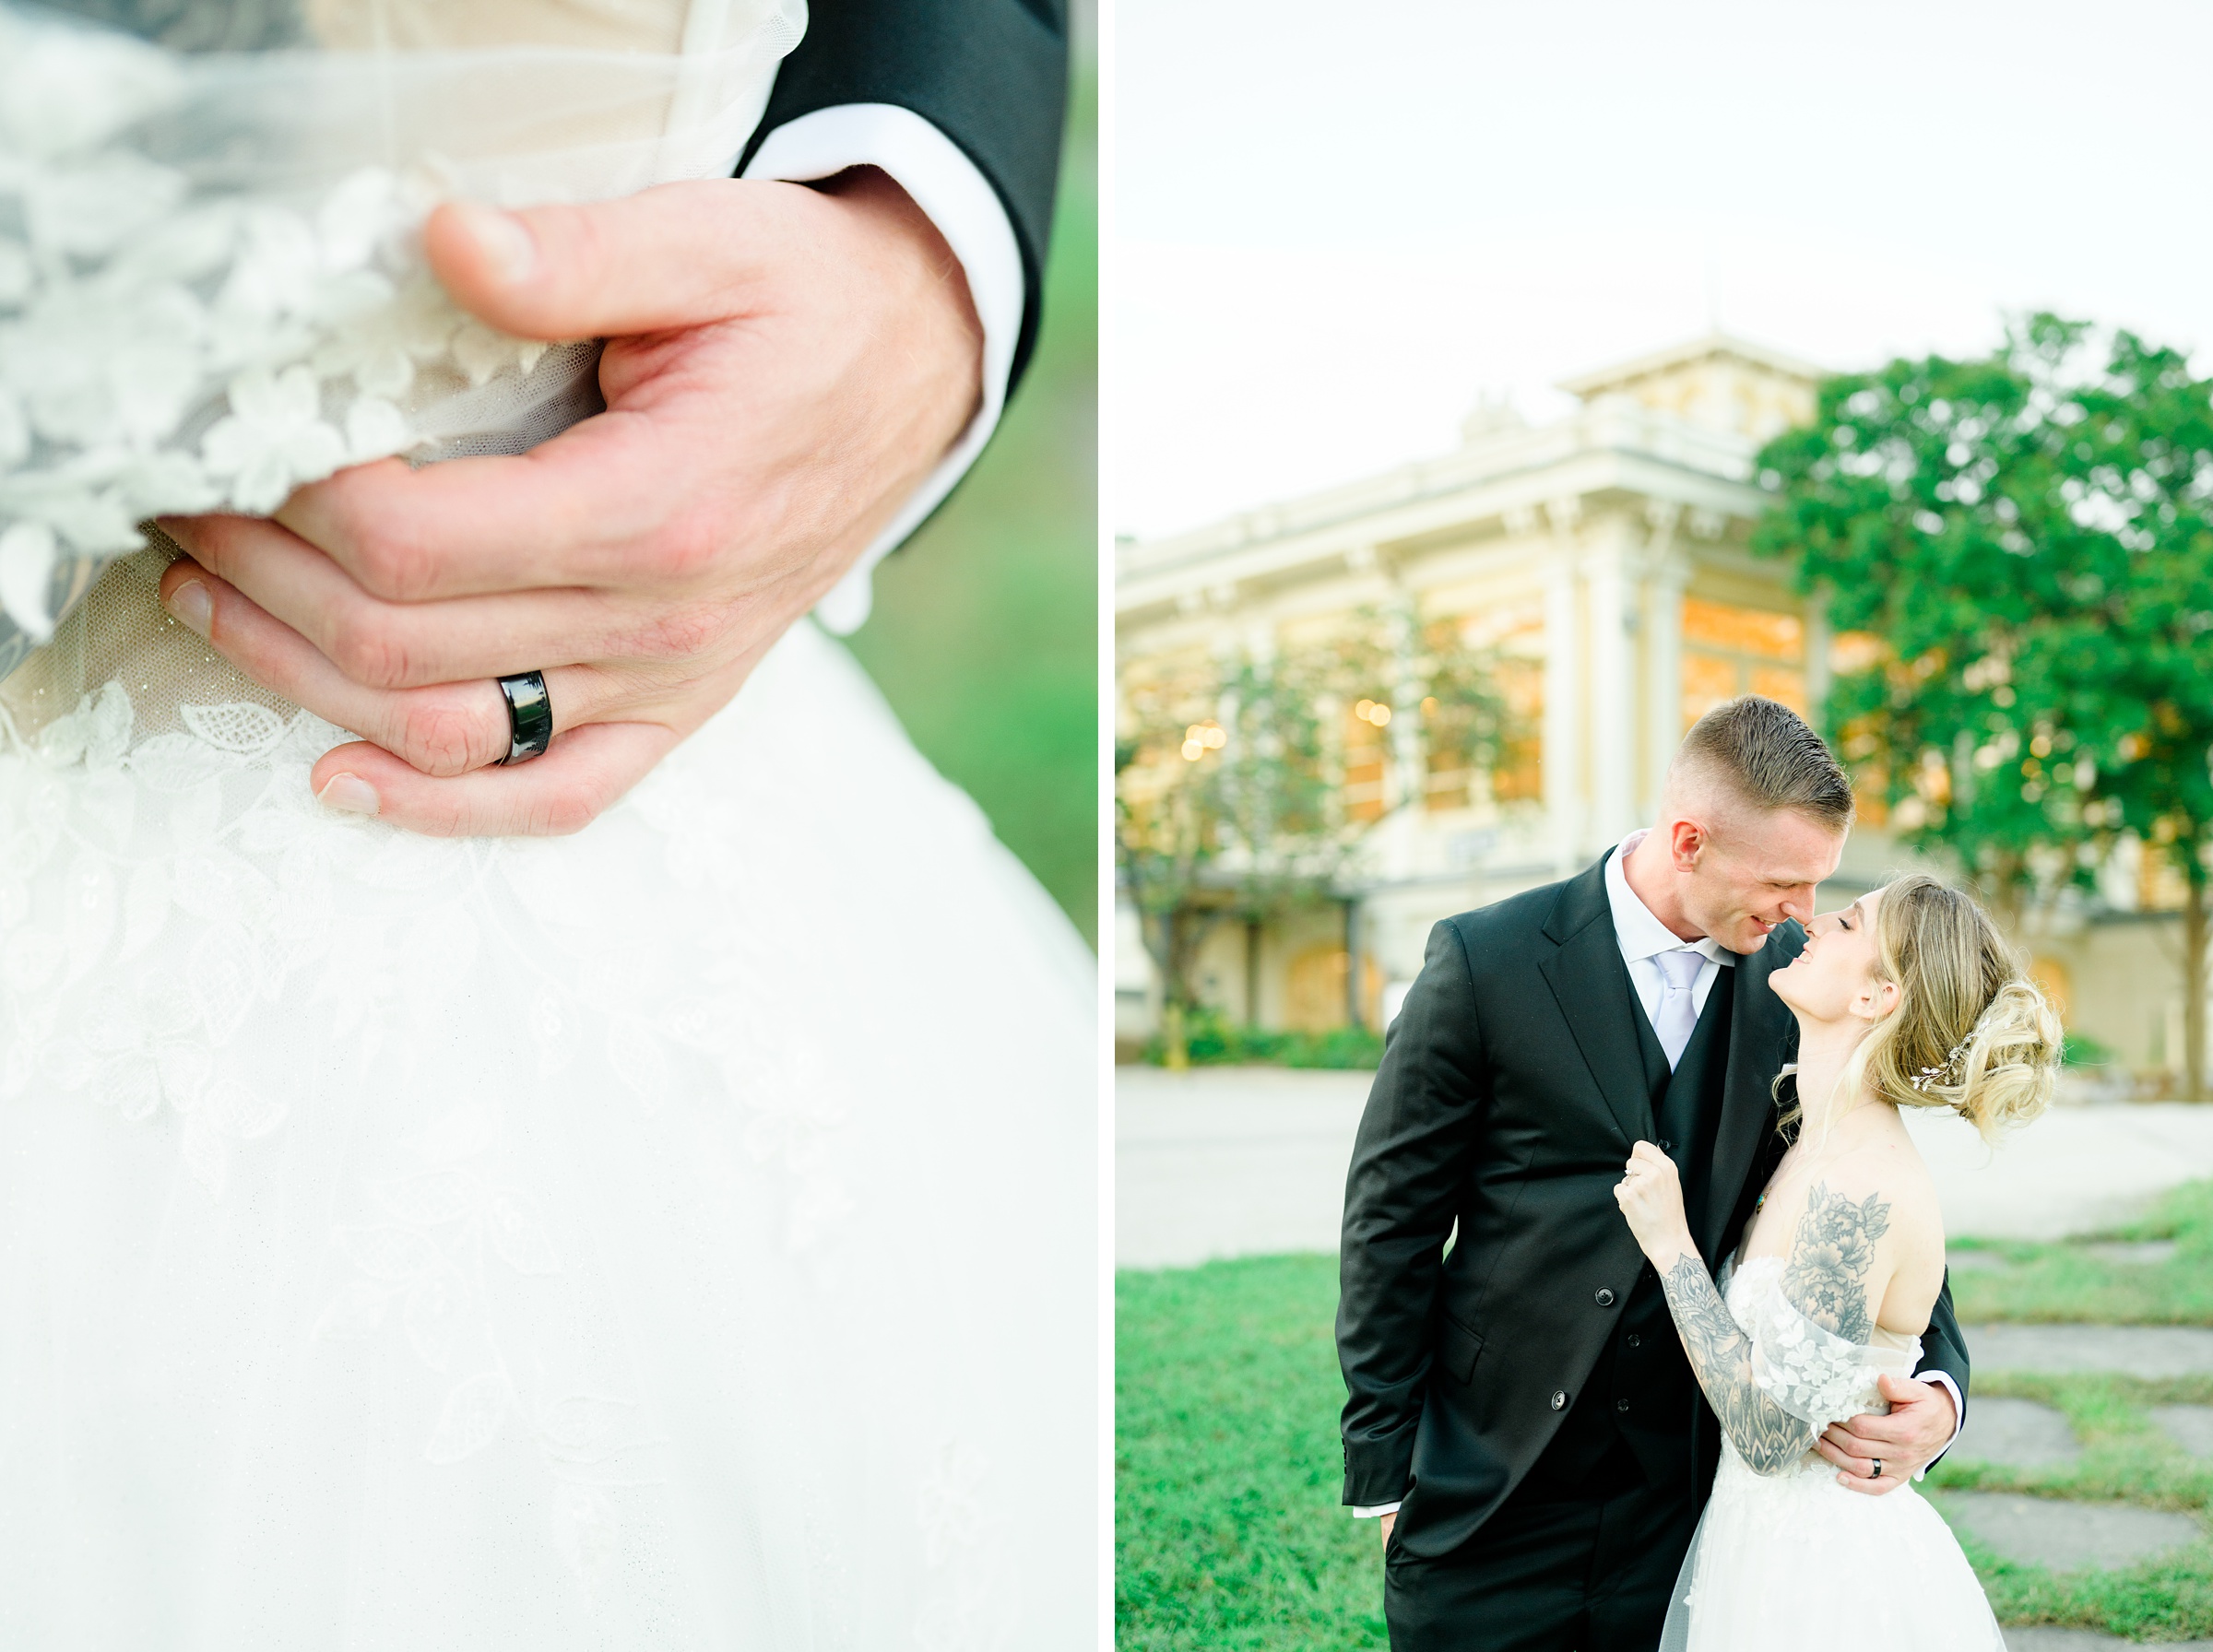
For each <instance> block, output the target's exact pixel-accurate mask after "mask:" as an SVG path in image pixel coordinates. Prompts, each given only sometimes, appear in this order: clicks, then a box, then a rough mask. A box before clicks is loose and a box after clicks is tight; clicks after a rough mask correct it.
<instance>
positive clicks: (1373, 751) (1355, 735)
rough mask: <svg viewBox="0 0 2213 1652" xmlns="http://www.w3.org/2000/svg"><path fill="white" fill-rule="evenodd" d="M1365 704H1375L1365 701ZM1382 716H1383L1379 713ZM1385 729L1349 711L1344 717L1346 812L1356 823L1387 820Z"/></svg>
mask: <svg viewBox="0 0 2213 1652" xmlns="http://www.w3.org/2000/svg"><path fill="white" fill-rule="evenodd" d="M1360 703H1361V704H1362V705H1367V704H1370V703H1371V702H1368V701H1365V700H1364V701H1362V702H1360ZM1379 715H1380V714H1379ZM1389 738H1390V737H1389V736H1388V735H1386V734H1385V733H1384V732H1383V729H1382V727H1381V726H1379V725H1378V724H1376V723H1374V722H1372V721H1370V720H1369V719H1368V718H1367V717H1364V716H1362V715H1361V714H1360V713H1359V712H1358V710H1357V709H1354V708H1347V710H1346V711H1345V714H1344V811H1345V813H1346V814H1348V815H1350V816H1351V817H1352V818H1353V819H1354V820H1381V819H1382V818H1383V759H1384V742H1385V741H1386V740H1387V739H1389Z"/></svg>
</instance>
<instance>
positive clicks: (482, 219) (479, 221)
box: [455, 201, 538, 283]
mask: <svg viewBox="0 0 2213 1652" xmlns="http://www.w3.org/2000/svg"><path fill="white" fill-rule="evenodd" d="M455 210H456V211H457V212H458V213H460V215H461V218H462V221H463V222H464V223H465V224H466V225H467V229H468V232H469V234H471V235H473V236H474V237H476V242H477V245H478V246H479V248H480V249H482V251H483V254H484V256H485V258H486V260H487V261H489V262H490V263H491V266H493V268H494V269H495V270H496V271H497V272H498V274H499V277H500V279H502V280H503V281H507V282H510V283H512V282H515V281H520V280H522V279H523V278H524V277H527V276H528V275H529V273H530V272H531V270H532V269H533V268H535V267H536V266H537V264H538V242H536V241H535V240H534V239H533V238H532V237H531V234H530V231H529V230H527V229H525V228H524V227H523V221H522V219H520V218H516V217H515V215H514V214H513V213H508V212H495V211H494V210H493V209H492V208H491V207H479V206H477V205H475V204H474V203H473V202H467V201H462V202H458V203H456V207H455Z"/></svg>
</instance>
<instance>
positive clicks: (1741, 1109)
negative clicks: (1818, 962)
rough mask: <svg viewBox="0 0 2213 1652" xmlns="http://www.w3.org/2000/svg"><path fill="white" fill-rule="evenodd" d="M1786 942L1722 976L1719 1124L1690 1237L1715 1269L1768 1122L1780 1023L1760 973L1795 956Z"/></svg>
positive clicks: (1777, 1067)
mask: <svg viewBox="0 0 2213 1652" xmlns="http://www.w3.org/2000/svg"><path fill="white" fill-rule="evenodd" d="M1794 928H1795V926H1793V930H1794ZM1792 943H1793V937H1790V936H1786V938H1785V939H1784V940H1783V942H1782V944H1781V949H1780V951H1779V949H1778V947H1777V946H1776V945H1775V944H1774V943H1770V944H1769V945H1768V946H1765V947H1762V948H1761V949H1760V950H1758V951H1757V952H1755V953H1753V954H1752V955H1751V956H1750V957H1749V958H1739V959H1738V960H1737V961H1736V967H1735V968H1734V969H1733V970H1731V971H1730V973H1731V974H1732V975H1734V976H1735V978H1736V979H1735V984H1734V991H1735V997H1734V999H1732V1001H1731V1003H1730V1006H1729V1009H1730V1020H1729V1068H1728V1071H1727V1072H1726V1073H1725V1074H1724V1075H1723V1076H1722V1119H1721V1125H1720V1127H1719V1128H1718V1129H1716V1131H1715V1133H1714V1142H1713V1180H1712V1181H1711V1182H1710V1183H1709V1184H1708V1189H1707V1198H1706V1210H1705V1218H1706V1221H1705V1227H1706V1231H1705V1232H1704V1233H1699V1234H1698V1245H1699V1248H1700V1249H1701V1250H1702V1251H1703V1252H1704V1253H1705V1256H1706V1259H1707V1261H1708V1262H1709V1263H1710V1264H1711V1265H1712V1266H1714V1267H1716V1268H1719V1267H1720V1266H1721V1261H1722V1258H1721V1255H1720V1251H1721V1248H1722V1246H1723V1245H1725V1244H1727V1243H1728V1242H1729V1240H1730V1239H1731V1237H1732V1235H1731V1234H1729V1233H1727V1232H1726V1229H1727V1227H1728V1225H1729V1218H1730V1216H1731V1214H1732V1213H1733V1212H1734V1210H1735V1209H1736V1208H1737V1205H1738V1204H1739V1203H1740V1202H1741V1201H1742V1199H1743V1198H1744V1192H1745V1178H1746V1176H1747V1175H1749V1174H1751V1172H1752V1169H1753V1165H1754V1162H1756V1161H1757V1158H1758V1156H1759V1145H1760V1143H1761V1142H1762V1141H1763V1140H1765V1139H1766V1138H1767V1133H1768V1130H1769V1127H1770V1126H1771V1125H1772V1124H1773V1122H1774V1118H1775V1095H1774V1088H1773V1087H1774V1083H1775V1075H1776V1074H1777V1073H1778V1072H1779V1071H1781V1067H1782V1056H1783V1040H1782V1031H1783V1027H1784V1025H1785V1021H1784V1019H1783V1018H1781V1017H1780V1016H1779V1014H1778V1011H1779V1009H1780V1007H1781V1006H1780V1001H1779V1000H1777V999H1776V997H1774V994H1773V992H1772V990H1771V989H1770V988H1769V985H1768V975H1769V972H1770V971H1772V970H1774V969H1775V968H1776V967H1777V966H1778V965H1780V964H1782V963H1787V962H1790V961H1791V959H1792V958H1793V957H1795V956H1796V954H1797V946H1796V945H1793V944H1792ZM1717 985H1718V983H1717Z"/></svg>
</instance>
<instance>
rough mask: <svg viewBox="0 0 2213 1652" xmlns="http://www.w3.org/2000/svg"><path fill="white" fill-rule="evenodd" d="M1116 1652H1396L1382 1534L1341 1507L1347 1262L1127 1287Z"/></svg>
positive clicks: (1317, 1260)
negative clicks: (1340, 1292) (1334, 1326)
mask: <svg viewBox="0 0 2213 1652" xmlns="http://www.w3.org/2000/svg"><path fill="white" fill-rule="evenodd" d="M1116 1308H1117V1314H1116V1316H1117V1333H1116V1339H1115V1407H1116V1419H1117V1424H1116V1448H1115V1490H1116V1498H1115V1544H1116V1555H1117V1563H1116V1585H1115V1625H1116V1642H1117V1645H1118V1646H1122V1647H1125V1648H1139V1647H1142V1648H1145V1649H1146V1652H1166V1649H1168V1648H1176V1649H1177V1652H1181V1649H1182V1648H1186V1647H1192V1648H1197V1647H1204V1648H1207V1649H1208V1652H1215V1649H1217V1648H1219V1649H1221V1652H1233V1649H1234V1652H1260V1649H1261V1648H1267V1649H1269V1652H1275V1649H1277V1648H1281V1649H1282V1652H1293V1649H1295V1648H1296V1649H1298V1652H1307V1649H1309V1648H1310V1649H1311V1652H1333V1649H1334V1648H1340V1647H1355V1646H1362V1647H1367V1646H1384V1645H1385V1639H1384V1634H1383V1595H1382V1558H1381V1548H1380V1544H1379V1540H1378V1539H1377V1535H1376V1527H1375V1523H1374V1522H1373V1521H1370V1520H1362V1521H1358V1522H1355V1520H1354V1519H1353V1518H1352V1516H1349V1515H1347V1514H1346V1513H1345V1512H1344V1510H1343V1508H1341V1507H1340V1506H1339V1505H1338V1502H1337V1497H1338V1492H1339V1488H1340V1484H1341V1474H1342V1458H1341V1457H1340V1455H1339V1451H1338V1445H1337V1408H1338V1407H1339V1406H1340V1405H1341V1404H1343V1398H1344V1388H1343V1384H1342V1383H1341V1382H1340V1380H1339V1378H1338V1375H1337V1348H1336V1342H1335V1340H1334V1339H1333V1337H1332V1334H1331V1321H1332V1318H1333V1316H1335V1314H1336V1311H1337V1259H1336V1258H1335V1257H1317V1256H1294V1257H1260V1258H1257V1259H1254V1260H1249V1261H1239V1262H1216V1263H1211V1264H1209V1265H1208V1266H1206V1267H1204V1268H1188V1269H1187V1268H1178V1269H1172V1270H1169V1271H1166V1272H1161V1273H1134V1272H1130V1273H1123V1274H1122V1275H1120V1277H1119V1278H1118V1280H1117V1281H1116Z"/></svg>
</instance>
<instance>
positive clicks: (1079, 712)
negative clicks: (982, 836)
mask: <svg viewBox="0 0 2213 1652" xmlns="http://www.w3.org/2000/svg"><path fill="white" fill-rule="evenodd" d="M1096 129H1097V107H1096V101H1095V93H1094V91H1093V89H1091V88H1090V87H1088V86H1084V87H1081V88H1079V90H1078V95H1077V97H1076V98H1075V100H1074V102H1073V106H1072V107H1071V112H1070V121H1069V144H1068V152H1067V155H1066V158H1065V159H1064V162H1063V164H1062V168H1061V174H1060V206H1059V217H1058V220H1057V221H1056V223H1055V225H1054V230H1053V245H1052V252H1051V256H1050V259H1049V261H1048V264H1047V271H1046V292H1045V321H1044V330H1043V332H1042V334H1041V335H1040V336H1039V340H1038V347H1037V354H1036V357H1035V360H1033V361H1032V362H1031V364H1030V371H1029V374H1028V376H1027V377H1026V378H1025V379H1024V382H1023V384H1022V386H1021V388H1020V389H1019V390H1017V391H1016V392H1015V395H1014V399H1013V401H1012V404H1010V406H1009V407H1008V409H1007V413H1006V417H1005V419H1004V420H1003V421H1002V422H1001V423H1000V428H999V433H998V435H997V437H996V438H994V440H993V441H992V443H991V445H990V446H989V447H988V448H987V449H985V451H984V454H983V457H982V458H981V459H980V460H978V461H977V463H976V468H975V469H974V470H973V471H971V472H970V473H969V475H968V478H967V479H966V480H965V481H964V482H963V483H962V484H961V486H960V488H959V489H958V490H956V491H955V492H954V494H953V498H952V499H951V500H949V501H947V502H946V504H945V506H944V508H943V509H941V511H939V513H937V515H936V516H935V517H933V518H932V519H931V520H930V521H929V523H928V524H927V525H925V526H924V527H923V529H922V531H921V532H920V533H918V534H917V535H916V536H915V537H914V538H913V539H912V540H910V541H909V542H908V543H907V544H906V546H905V548H904V549H901V550H900V551H899V552H898V554H897V555H895V556H893V557H892V558H890V559H889V560H887V561H886V562H885V563H884V564H883V566H882V569H880V570H879V571H878V572H877V575H876V604H875V608H874V611H873V613H872V614H871V615H870V619H869V622H868V624H866V625H864V626H863V627H861V629H860V631H858V633H857V634H856V635H855V636H854V637H853V638H852V639H851V642H852V648H853V652H854V654H855V655H857V656H858V658H859V660H860V663H861V664H862V665H863V666H864V667H867V668H868V671H869V673H870V676H872V677H874V678H875V679H876V681H877V683H878V685H879V686H880V687H881V688H882V690H883V691H884V694H885V696H886V697H887V698H888V699H889V700H890V701H891V702H892V705H893V709H894V710H896V711H897V712H898V714H899V717H900V720H901V721H902V722H903V723H905V726H906V729H907V732H908V734H910V735H911V736H913V737H914V740H915V744H916V745H917V746H919V747H920V748H921V749H922V751H923V754H924V755H925V756H927V757H928V758H929V760H930V761H932V762H933V763H935V764H936V765H937V766H938V769H939V771H940V772H941V773H943V774H945V775H946V776H947V777H948V778H950V779H952V780H953V781H954V782H955V783H957V784H958V785H961V786H963V787H964V788H965V789H966V790H967V792H968V793H969V795H970V796H973V797H974V798H975V799H976V802H977V803H978V804H980V805H982V807H983V810H984V812H985V813H986V814H987V815H988V816H989V817H990V819H991V824H992V826H993V827H994V828H995V829H996V830H997V831H998V832H999V835H1000V840H1001V841H1002V842H1004V843H1005V844H1007V846H1008V847H1009V848H1011V849H1012V850H1013V851H1014V852H1015V853H1016V854H1017V855H1021V856H1022V858H1023V859H1024V861H1025V862H1026V863H1027V864H1028V866H1029V867H1030V869H1031V870H1032V871H1033V872H1035V874H1036V875H1037V878H1038V879H1039V881H1041V882H1042V883H1043V884H1044V885H1045V887H1046V888H1047V890H1048V891H1051V893H1052V895H1053V898H1054V899H1055V900H1057V901H1059V903H1060V904H1061V906H1062V907H1063V908H1064V909H1065V910H1066V911H1067V912H1068V914H1069V915H1070V916H1071V917H1072V918H1074V919H1075V921H1076V924H1077V926H1079V927H1080V928H1081V929H1082V930H1083V934H1084V936H1085V937H1086V938H1088V939H1089V940H1090V941H1091V942H1092V944H1093V945H1094V946H1096V945H1097V944H1098V936H1097V928H1098V841H1099V811H1098V773H1099V755H1098V753H1099V743H1098V533H1097V518H1098V506H1097V501H1098V466H1097V449H1098V436H1097V430H1098V186H1097V143H1096V137H1095V134H1096Z"/></svg>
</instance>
